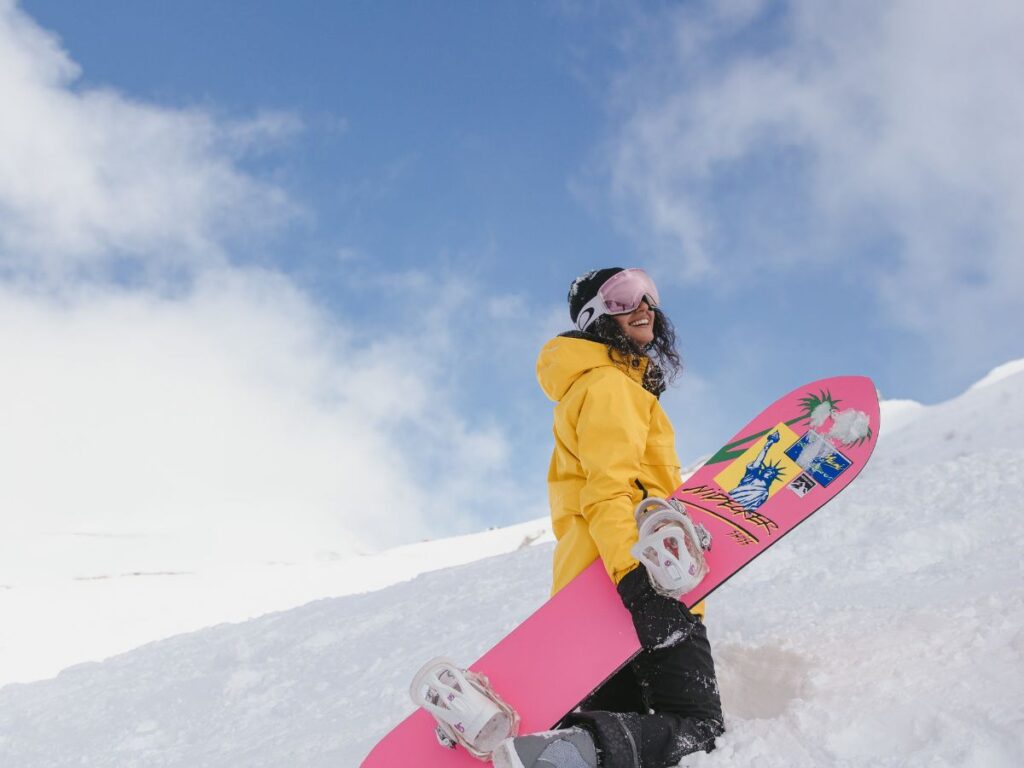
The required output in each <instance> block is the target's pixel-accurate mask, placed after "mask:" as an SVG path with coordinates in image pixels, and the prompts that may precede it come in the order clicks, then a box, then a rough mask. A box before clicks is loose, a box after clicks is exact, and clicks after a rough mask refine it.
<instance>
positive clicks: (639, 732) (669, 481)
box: [494, 267, 724, 768]
mask: <svg viewBox="0 0 1024 768" xmlns="http://www.w3.org/2000/svg"><path fill="white" fill-rule="evenodd" d="M569 316H570V317H571V319H572V321H573V322H574V323H575V324H576V328H577V330H575V331H571V332H568V333H564V334H562V335H560V336H558V337H556V338H555V339H552V340H551V341H549V342H548V343H547V344H546V345H545V346H544V348H543V349H542V350H541V353H540V357H539V359H538V361H537V377H538V379H539V381H540V384H541V387H542V388H543V390H544V392H545V394H547V395H548V397H549V398H551V399H552V400H554V401H556V403H557V405H556V406H555V414H554V435H555V449H554V452H553V454H552V458H551V466H550V469H549V472H548V495H549V502H550V505H551V518H552V527H553V530H554V534H555V538H556V539H557V544H556V546H555V555H554V573H553V576H554V584H553V591H554V592H557V591H558V590H559V589H561V588H562V587H564V586H565V585H566V584H568V583H569V582H570V581H571V580H572V579H573V578H574V577H575V576H576V575H578V574H579V573H580V572H581V571H582V570H583V569H584V568H586V567H587V566H588V565H589V564H590V563H592V562H593V561H594V560H595V559H596V558H597V557H600V558H601V560H602V561H603V563H604V566H605V568H606V570H607V571H608V574H609V576H611V578H612V579H613V580H614V581H615V582H616V584H617V588H618V591H619V595H620V596H621V598H622V601H623V603H624V604H625V605H626V607H627V608H628V609H629V611H630V613H631V615H632V617H633V624H634V626H635V627H636V630H637V635H638V637H639V638H640V642H641V645H642V646H643V651H642V652H641V653H640V655H639V656H638V657H637V658H636V659H635V660H634V661H633V662H631V663H630V664H629V665H627V666H626V667H625V668H624V669H623V671H622V672H621V673H620V674H618V675H617V676H616V677H614V678H612V680H610V681H609V682H608V683H607V684H605V685H604V686H602V688H601V689H599V690H598V691H597V692H595V693H594V694H593V695H592V696H591V697H590V698H589V699H588V700H587V701H585V702H583V704H582V706H581V708H580V710H579V711H577V712H574V713H573V714H571V715H570V716H569V717H568V718H566V720H565V721H564V722H563V724H562V726H563V727H561V728H560V729H558V730H555V731H550V732H547V733H543V734H534V735H527V736H520V737H518V738H515V739H508V740H506V741H505V742H503V743H502V744H501V746H500V747H499V748H498V750H497V751H496V752H495V753H494V765H495V766H496V767H497V768H506V766H508V767H510V768H597V766H600V768H665V767H667V766H674V765H677V764H678V763H679V760H680V758H682V757H683V756H684V755H686V754H689V753H691V752H695V751H697V750H701V749H703V750H707V751H710V750H711V749H713V748H714V744H715V737H716V736H718V735H720V734H721V733H722V732H723V730H724V728H723V723H722V710H721V703H720V701H719V696H718V686H717V682H716V679H715V669H714V663H713V662H712V659H711V649H710V646H709V645H708V641H707V634H706V632H705V630H704V626H703V623H702V620H701V618H700V616H702V615H703V611H702V607H701V606H697V607H696V608H695V610H694V613H691V612H690V611H688V610H687V609H686V607H685V606H684V605H683V604H682V603H680V602H678V601H677V600H675V599H673V598H670V597H665V596H663V595H661V594H659V593H658V592H656V591H655V590H654V588H653V587H652V585H651V582H650V579H649V578H648V574H647V572H646V571H645V569H644V568H642V567H640V565H639V563H638V561H637V560H636V559H635V558H634V557H633V556H632V555H631V554H630V548H631V547H632V546H633V544H635V543H636V541H637V526H636V521H635V519H634V517H633V510H634V508H635V507H636V505H637V504H638V503H639V502H640V501H642V500H643V499H645V498H647V497H648V496H660V497H667V496H668V495H669V494H671V493H672V491H674V490H675V489H676V488H677V487H678V486H679V484H680V483H681V478H680V474H679V459H678V458H677V456H676V451H675V436H674V432H673V430H672V425H671V423H670V422H669V419H668V416H667V415H666V414H665V411H664V410H663V409H662V407H661V405H660V404H659V402H658V397H659V396H660V395H661V393H662V392H663V391H664V390H665V387H666V385H667V384H668V383H669V382H671V380H672V379H673V378H674V377H675V376H676V375H677V374H678V373H679V371H680V370H681V364H680V361H679V355H678V353H677V352H676V350H675V333H674V331H673V328H672V324H671V323H670V322H669V320H668V318H667V317H666V316H665V315H664V313H663V312H662V311H661V309H660V307H659V301H658V291H657V288H655V286H654V283H653V281H652V280H651V279H650V277H648V275H647V274H646V273H645V272H644V271H643V270H640V269H622V268H618V267H615V268H610V269H601V270H597V271H594V272H589V273H587V274H585V275H583V276H581V277H579V278H577V279H576V280H575V281H574V282H573V284H572V287H571V289H570V291H569ZM695 614H696V615H695Z"/></svg>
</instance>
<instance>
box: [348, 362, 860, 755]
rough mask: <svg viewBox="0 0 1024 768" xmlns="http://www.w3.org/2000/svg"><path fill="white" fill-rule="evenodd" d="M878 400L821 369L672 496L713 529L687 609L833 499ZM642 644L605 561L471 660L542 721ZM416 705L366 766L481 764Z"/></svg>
mask: <svg viewBox="0 0 1024 768" xmlns="http://www.w3.org/2000/svg"><path fill="white" fill-rule="evenodd" d="M878 428H879V419H878V398H877V396H876V393H875V387H874V384H873V383H872V382H871V380H870V379H868V378H865V377H863V376H839V377H835V378H830V379H822V380H821V381H816V382H813V383H811V384H808V385H806V386H803V387H800V388H799V389H796V390H794V391H793V392H790V393H789V394H788V395H786V396H785V397H782V398H780V399H779V400H777V401H776V402H774V403H773V404H772V405H771V406H770V407H768V408H767V409H766V410H765V411H764V412H763V413H762V414H761V415H760V416H758V417H757V418H756V419H754V420H753V421H752V422H750V424H748V425H747V426H746V427H744V429H743V430H742V431H741V432H740V433H739V434H738V435H736V437H734V438H733V440H732V441H731V442H730V443H729V444H727V445H726V446H725V447H723V448H722V449H721V450H720V451H719V452H718V453H716V454H715V455H714V456H712V457H711V459H709V460H708V462H707V463H706V464H705V465H704V466H703V467H701V468H700V469H699V470H698V471H697V472H696V473H695V474H694V475H693V476H692V477H690V478H689V479H688V480H687V481H686V482H684V483H683V485H682V487H681V488H679V489H678V490H677V491H676V492H675V493H674V494H673V496H674V497H675V498H678V499H681V500H682V501H683V502H684V503H685V504H686V507H687V509H688V511H689V512H690V515H691V517H692V518H693V520H694V522H697V523H701V524H702V525H704V527H705V528H707V530H708V531H709V532H710V533H711V535H712V549H711V551H710V552H708V553H707V563H708V566H709V569H710V570H709V573H708V575H707V576H706V577H705V578H704V580H703V581H702V582H701V583H700V585H699V586H698V587H697V588H696V589H694V590H693V591H692V592H690V593H689V594H688V595H685V596H684V597H683V602H684V603H686V605H688V606H690V607H692V606H694V605H696V604H697V603H698V602H700V601H701V600H703V599H704V598H705V597H707V596H708V595H709V594H711V593H712V592H713V591H714V590H716V589H717V588H718V587H720V586H721V585H722V584H723V583H725V582H726V581H727V580H728V579H729V578H730V577H731V576H732V575H733V574H735V573H736V572H737V571H739V570H740V569H741V568H743V567H744V566H745V565H746V564H747V563H749V562H750V561H751V560H753V559H754V558H755V557H757V556H758V555H760V554H761V553H762V552H764V551H765V550H766V549H767V548H768V547H770V546H771V545H772V544H774V543H775V542H776V541H778V540H779V539H780V538H782V537H783V536H785V535H786V534H787V533H789V531H791V530H793V528H795V527H796V526H797V525H799V524H800V523H801V522H803V521H804V520H806V519H807V518H808V517H809V516H810V515H811V514H812V513H813V512H815V511H816V510H818V509H820V508H821V506H822V505H824V504H825V503H826V502H828V501H829V500H830V499H832V498H833V497H835V495H836V494H838V493H839V491H841V490H842V489H843V488H845V487H846V486H847V485H849V484H850V482H851V481H852V480H853V478H854V477H856V476H857V474H858V473H859V472H860V470H861V469H863V468H864V464H865V463H866V462H867V460H868V457H869V456H870V455H871V451H872V449H873V448H874V445H875V441H876V439H877V437H878ZM639 650H640V644H639V642H638V641H637V637H636V633H635V632H634V631H633V625H632V622H631V620H630V617H629V613H628V612H627V611H626V609H625V608H623V606H622V603H621V602H620V601H619V597H618V594H617V593H616V591H615V587H614V585H613V584H612V583H611V580H610V579H609V578H608V576H607V574H606V573H605V571H604V568H603V566H602V564H601V562H600V561H595V562H594V563H593V564H592V565H591V566H590V567H589V568H587V569H586V570H585V571H584V572H583V573H581V574H580V575H579V576H577V577H576V579H574V580H573V581H572V583H570V584H569V585H568V586H567V587H565V588H564V589H563V590H562V591H561V592H559V593H558V594H557V595H555V596H554V597H552V598H551V599H550V600H548V601H547V602H546V603H545V604H544V605H542V606H541V607H540V608H539V609H537V611H536V612H535V613H533V614H532V615H531V616H530V617H529V618H527V619H526V620H525V621H524V622H523V623H522V624H520V625H519V626H518V627H516V628H515V629H514V630H512V632H510V633H509V634H508V635H507V636H506V637H505V638H503V639H502V640H501V641H500V642H499V643H498V644H497V645H496V646H494V648H492V649H491V650H490V651H488V652H487V653H486V654H484V655H483V656H482V657H481V658H480V659H479V660H478V661H477V662H476V663H474V664H472V665H471V667H470V669H472V670H474V671H477V672H481V673H483V674H485V675H486V676H487V677H488V678H489V679H490V682H491V685H492V686H493V687H494V689H495V690H496V691H497V692H498V693H499V694H500V695H501V696H502V698H504V699H505V701H507V702H508V703H509V704H511V705H512V706H513V707H514V708H515V709H516V710H517V711H518V712H519V714H520V716H521V717H522V725H521V728H520V732H521V733H530V732H533V731H540V730H546V729H548V728H550V727H552V726H553V725H554V724H555V723H557V722H558V721H559V720H561V719H562V717H563V716H564V715H565V714H567V713H568V712H570V711H572V709H573V708H574V707H575V706H576V705H577V704H578V703H579V702H580V701H582V700H583V699H584V698H586V696H587V695H588V694H589V693H590V692H591V691H593V690H594V689H595V688H597V687H598V686H599V685H600V684H601V683H603V682H604V681H605V680H607V679H608V678H609V677H611V675H612V674H614V673H615V672H616V671H617V670H618V669H619V668H620V667H622V666H623V665H624V664H625V663H626V662H628V661H629V660H630V659H631V658H632V657H633V656H635V655H636V654H637V653H638V652H639ZM434 726H435V722H434V719H433V718H432V717H431V716H430V715H429V714H427V713H426V712H425V711H423V710H417V711H416V712H414V713H413V714H412V715H410V716H409V717H408V718H406V719H405V720H404V721H403V722H401V723H400V724H399V725H398V726H397V727H395V729H394V730H392V731H391V732H390V733H389V734H388V735H387V736H385V737H384V739H383V740H382V741H381V742H380V743H379V744H377V746H376V747H374V748H373V750H372V751H371V752H370V754H369V755H368V756H367V757H366V759H365V760H364V761H363V763H362V768H402V767H404V766H408V765H415V766H417V768H458V766H464V767H465V768H471V767H475V768H479V766H481V765H483V763H481V762H480V761H479V760H476V759H474V758H473V757H471V756H470V755H469V754H468V753H467V752H466V751H464V750H462V749H446V748H444V747H442V746H440V745H439V744H438V743H437V740H436V738H435V736H434Z"/></svg>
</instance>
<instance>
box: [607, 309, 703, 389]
mask: <svg viewBox="0 0 1024 768" xmlns="http://www.w3.org/2000/svg"><path fill="white" fill-rule="evenodd" d="M651 311H652V312H653V313H654V340H653V341H652V342H651V343H650V344H648V345H647V346H646V347H640V346H639V345H638V344H637V343H636V342H634V341H633V340H632V339H630V338H629V336H627V335H626V333H625V332H624V331H623V330H622V327H621V326H620V325H619V323H618V321H617V320H616V319H615V318H614V317H612V316H611V315H601V316H600V317H599V318H597V320H595V321H594V322H593V323H592V324H591V326H590V327H589V328H588V329H587V334H588V335H592V336H597V337H598V338H599V339H600V341H601V342H603V343H604V344H607V345H608V357H610V358H611V359H612V360H613V361H616V362H618V360H616V356H615V353H618V355H619V360H622V359H624V360H625V361H626V363H627V365H633V366H637V365H639V364H640V360H641V358H644V357H646V358H648V360H649V361H650V362H649V363H648V364H647V370H646V371H645V372H644V382H643V384H644V389H646V390H647V391H648V392H650V393H651V394H652V395H654V396H655V397H659V396H660V395H661V393H662V392H664V391H665V389H666V388H667V387H668V385H669V384H671V383H672V382H673V381H675V380H676V378H678V376H679V374H681V373H682V372H683V361H682V358H681V357H680V356H679V351H678V350H677V349H676V329H675V326H673V325H672V321H671V320H669V319H668V315H666V314H665V313H664V312H662V311H661V310H660V309H657V308H654V307H652V308H651Z"/></svg>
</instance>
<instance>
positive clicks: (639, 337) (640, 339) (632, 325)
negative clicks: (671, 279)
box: [612, 300, 654, 349]
mask: <svg viewBox="0 0 1024 768" xmlns="http://www.w3.org/2000/svg"><path fill="white" fill-rule="evenodd" d="M612 317H614V318H615V322H617V323H618V324H619V327H620V328H621V329H622V332H623V333H625V334H626V336H628V337H629V339H630V340H631V341H632V342H633V343H634V344H636V345H637V346H639V347H640V348H641V349H643V348H644V347H646V346H647V345H648V344H650V343H651V342H652V341H654V310H652V309H651V308H650V306H648V304H647V301H646V300H644V301H641V302H640V306H639V307H637V308H636V309H635V310H633V311H632V312H630V313H629V314H628V315H612Z"/></svg>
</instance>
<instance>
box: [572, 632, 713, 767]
mask: <svg viewBox="0 0 1024 768" xmlns="http://www.w3.org/2000/svg"><path fill="white" fill-rule="evenodd" d="M691 621H692V624H691V627H690V632H689V635H688V636H687V637H686V639H684V640H682V641H681V642H679V643H678V644H677V645H672V646H670V647H667V648H658V649H655V650H644V651H641V652H640V655H639V656H637V657H636V658H635V659H634V660H633V661H631V662H630V663H629V664H627V665H626V666H625V667H623V668H622V669H621V670H619V672H618V673H616V674H615V675H614V676H613V677H612V678H611V679H609V680H608V681H607V682H606V683H605V684H604V685H602V686H601V687H600V688H598V689H597V690H596V691H595V692H594V693H593V694H591V695H590V696H589V697H588V698H587V699H586V700H585V701H584V702H583V703H582V704H581V705H580V708H579V709H578V710H577V711H575V712H573V713H572V714H570V715H569V716H568V717H567V718H566V719H565V720H564V721H563V723H564V724H565V725H578V726H582V727H584V728H586V729H587V730H588V731H590V732H591V734H593V736H594V741H595V742H596V744H597V747H598V750H599V760H600V765H601V768H668V767H669V766H675V765H678V764H679V761H680V760H681V759H682V758H683V757H684V756H685V755H688V754H690V753H691V752H697V751H699V750H705V751H707V752H710V751H711V750H712V749H714V748H715V737H716V736H720V735H721V734H722V733H724V731H725V727H724V724H723V719H722V704H721V700H720V699H719V695H718V681H717V679H716V677H715V665H714V661H713V660H712V658H711V646H710V645H709V644H708V636H707V631H706V630H705V628H704V625H703V623H702V622H701V621H700V619H698V618H697V617H695V616H694V617H691Z"/></svg>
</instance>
